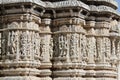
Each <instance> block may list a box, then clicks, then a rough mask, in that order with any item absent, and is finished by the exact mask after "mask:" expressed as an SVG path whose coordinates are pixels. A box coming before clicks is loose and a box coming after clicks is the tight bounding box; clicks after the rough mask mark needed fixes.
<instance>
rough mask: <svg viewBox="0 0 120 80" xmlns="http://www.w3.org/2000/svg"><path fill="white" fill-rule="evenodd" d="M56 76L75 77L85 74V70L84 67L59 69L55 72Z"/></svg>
mask: <svg viewBox="0 0 120 80" xmlns="http://www.w3.org/2000/svg"><path fill="white" fill-rule="evenodd" d="M53 75H54V77H66V78H67V77H70V76H71V77H74V76H79V77H81V76H83V75H85V71H84V70H82V69H68V70H59V71H54V72H53Z"/></svg>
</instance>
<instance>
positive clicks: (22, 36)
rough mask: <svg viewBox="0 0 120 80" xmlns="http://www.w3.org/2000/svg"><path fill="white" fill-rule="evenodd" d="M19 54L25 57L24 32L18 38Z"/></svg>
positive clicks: (25, 42)
mask: <svg viewBox="0 0 120 80" xmlns="http://www.w3.org/2000/svg"><path fill="white" fill-rule="evenodd" d="M20 39H21V40H20V52H21V56H26V52H27V51H26V49H27V34H26V32H22V34H21V36H20Z"/></svg>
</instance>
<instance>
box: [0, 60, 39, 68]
mask: <svg viewBox="0 0 120 80" xmlns="http://www.w3.org/2000/svg"><path fill="white" fill-rule="evenodd" d="M40 65H41V63H40V62H39V61H38V62H36V61H15V62H10V61H9V62H8V61H6V62H2V63H0V67H3V68H9V67H31V68H33V67H34V68H39V67H40Z"/></svg>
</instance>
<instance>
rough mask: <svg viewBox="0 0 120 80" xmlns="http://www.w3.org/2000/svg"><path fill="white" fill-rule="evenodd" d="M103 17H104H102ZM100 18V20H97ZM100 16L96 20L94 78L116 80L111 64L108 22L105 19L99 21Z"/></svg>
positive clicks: (97, 79) (114, 70)
mask: <svg viewBox="0 0 120 80" xmlns="http://www.w3.org/2000/svg"><path fill="white" fill-rule="evenodd" d="M103 19H104V18H103ZM99 20H100V21H99ZM101 20H102V18H98V21H97V22H96V29H95V30H96V34H97V35H96V42H97V44H96V45H97V54H96V56H95V57H96V59H95V62H96V67H95V70H96V75H95V76H96V80H103V79H104V80H110V79H112V80H116V76H117V74H116V68H115V67H112V66H111V62H110V60H111V59H110V57H111V49H112V48H111V45H112V44H111V40H110V38H109V28H110V23H109V22H107V21H101Z"/></svg>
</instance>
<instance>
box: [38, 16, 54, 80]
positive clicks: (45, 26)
mask: <svg viewBox="0 0 120 80" xmlns="http://www.w3.org/2000/svg"><path fill="white" fill-rule="evenodd" d="M50 24H51V19H49V18H44V19H42V24H41V26H40V37H41V40H40V41H41V42H40V53H41V54H40V56H41V65H40V68H39V69H40V71H41V73H40V74H39V76H40V77H41V80H52V78H51V77H50V76H51V74H52V71H51V70H50V68H51V67H52V62H51V59H52V55H53V39H52V37H51V29H50Z"/></svg>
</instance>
